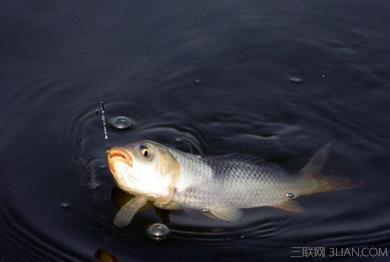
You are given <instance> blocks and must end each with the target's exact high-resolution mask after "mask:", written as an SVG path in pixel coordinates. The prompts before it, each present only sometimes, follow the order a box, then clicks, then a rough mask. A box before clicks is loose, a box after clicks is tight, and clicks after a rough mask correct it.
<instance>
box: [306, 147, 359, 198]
mask: <svg viewBox="0 0 390 262" xmlns="http://www.w3.org/2000/svg"><path fill="white" fill-rule="evenodd" d="M329 151H330V144H326V145H325V146H323V147H322V148H321V149H320V150H318V151H317V152H316V153H315V154H314V155H313V156H312V157H311V159H310V160H309V162H308V163H307V164H306V166H305V167H304V168H303V169H302V170H301V171H300V172H299V173H300V175H301V176H302V178H303V180H304V181H305V190H304V191H305V193H306V194H309V193H319V192H330V191H337V190H345V189H351V188H354V187H357V186H358V185H359V184H360V183H356V182H353V181H351V180H350V179H348V178H345V177H340V176H323V175H320V172H321V170H322V168H323V167H324V165H325V163H326V161H327V160H328V158H329Z"/></svg>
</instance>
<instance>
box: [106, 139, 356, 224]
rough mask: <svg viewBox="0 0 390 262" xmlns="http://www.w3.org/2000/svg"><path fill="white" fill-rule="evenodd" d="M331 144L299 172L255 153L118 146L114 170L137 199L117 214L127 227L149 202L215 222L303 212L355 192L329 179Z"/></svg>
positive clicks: (112, 152) (111, 156) (111, 160)
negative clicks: (319, 196) (261, 212)
mask: <svg viewBox="0 0 390 262" xmlns="http://www.w3.org/2000/svg"><path fill="white" fill-rule="evenodd" d="M329 150H330V144H327V145H325V146H323V147H322V148H321V149H320V150H318V151H317V152H316V153H315V154H314V155H313V156H312V157H311V159H310V160H309V162H308V163H307V164H306V165H305V166H304V167H303V168H302V169H301V171H299V172H297V173H293V172H289V171H287V170H286V169H284V168H282V167H281V166H279V165H277V164H275V163H270V162H267V161H265V160H262V159H261V158H259V157H257V156H253V155H249V154H235V153H231V154H226V155H219V156H199V155H195V154H191V153H186V152H183V151H180V150H178V149H175V148H172V147H169V146H166V145H163V144H160V143H157V142H155V141H150V140H143V141H138V142H134V143H131V144H129V145H125V146H117V147H112V148H111V149H109V150H108V152H107V158H108V167H109V170H110V172H111V174H112V176H113V178H114V180H115V182H116V184H117V186H118V187H119V188H120V189H121V190H123V191H125V192H126V193H128V194H131V195H134V197H133V198H132V199H131V200H130V201H128V202H127V203H126V204H125V205H123V206H122V207H121V208H120V210H119V211H118V212H117V213H116V215H115V218H114V224H115V225H116V226H118V227H124V226H127V225H129V224H130V223H131V220H132V219H133V217H134V216H135V214H136V213H137V212H138V210H139V209H140V208H142V207H143V206H145V205H146V204H147V203H148V202H152V203H153V205H154V206H155V207H158V208H160V209H166V210H178V209H183V208H187V209H196V210H199V211H201V212H202V213H204V214H205V215H207V216H208V217H210V218H214V219H220V220H225V221H236V220H238V219H240V218H241V217H242V209H246V208H256V207H264V206H270V207H275V208H279V209H282V210H285V211H289V212H294V213H297V212H301V211H302V210H303V209H302V207H301V206H300V205H299V204H298V202H297V201H296V198H298V197H300V196H304V195H310V194H315V193H321V192H329V191H335V190H342V189H349V188H351V187H353V186H352V185H353V183H351V181H350V180H349V179H345V178H343V177H336V176H323V175H320V171H321V170H322V168H323V166H324V165H325V163H326V160H327V159H328V155H329Z"/></svg>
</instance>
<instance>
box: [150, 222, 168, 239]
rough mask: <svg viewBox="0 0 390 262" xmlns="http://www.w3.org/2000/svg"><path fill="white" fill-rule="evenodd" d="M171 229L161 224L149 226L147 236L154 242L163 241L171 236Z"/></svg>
mask: <svg viewBox="0 0 390 262" xmlns="http://www.w3.org/2000/svg"><path fill="white" fill-rule="evenodd" d="M169 233H170V231H169V228H168V227H167V226H166V225H164V224H161V223H155V224H153V225H151V226H149V227H148V228H147V230H146V234H147V236H148V237H149V238H150V239H153V240H157V241H160V240H163V239H165V238H166V237H167V236H168V235H169Z"/></svg>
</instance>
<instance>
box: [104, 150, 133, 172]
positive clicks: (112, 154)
mask: <svg viewBox="0 0 390 262" xmlns="http://www.w3.org/2000/svg"><path fill="white" fill-rule="evenodd" d="M107 159H108V167H109V169H110V171H111V173H112V174H115V167H114V163H115V162H117V161H120V162H123V163H125V164H127V165H129V166H130V167H132V166H133V158H132V157H131V155H130V153H129V152H127V150H125V149H123V148H120V147H113V148H111V149H110V150H108V152H107Z"/></svg>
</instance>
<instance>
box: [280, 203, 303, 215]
mask: <svg viewBox="0 0 390 262" xmlns="http://www.w3.org/2000/svg"><path fill="white" fill-rule="evenodd" d="M273 207H275V208H279V209H282V210H284V211H288V212H292V213H300V212H302V211H303V208H302V207H301V206H300V205H299V204H298V202H297V201H295V200H286V201H283V202H281V203H279V204H277V205H274V206H273Z"/></svg>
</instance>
